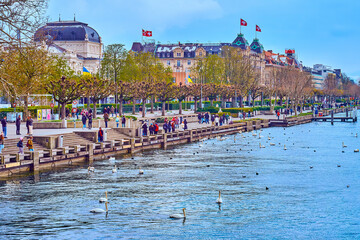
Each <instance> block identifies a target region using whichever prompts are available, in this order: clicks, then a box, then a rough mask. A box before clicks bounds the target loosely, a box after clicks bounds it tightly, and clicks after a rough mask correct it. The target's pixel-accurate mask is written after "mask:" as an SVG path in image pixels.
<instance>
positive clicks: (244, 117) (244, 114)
mask: <svg viewBox="0 0 360 240" xmlns="http://www.w3.org/2000/svg"><path fill="white" fill-rule="evenodd" d="M242 114H243V119H244V120H245V119H246V113H245V111H243V113H242Z"/></svg>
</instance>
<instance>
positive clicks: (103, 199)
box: [99, 191, 108, 203]
mask: <svg viewBox="0 0 360 240" xmlns="http://www.w3.org/2000/svg"><path fill="white" fill-rule="evenodd" d="M107 201H108V197H107V191H105V197H104V198H103V197H102V198H99V202H100V203H104V202H107Z"/></svg>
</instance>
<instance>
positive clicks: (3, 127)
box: [1, 116, 7, 138]
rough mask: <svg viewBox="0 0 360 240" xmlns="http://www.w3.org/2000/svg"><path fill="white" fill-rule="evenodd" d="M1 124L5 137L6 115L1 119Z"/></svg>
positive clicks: (5, 136)
mask: <svg viewBox="0 0 360 240" xmlns="http://www.w3.org/2000/svg"><path fill="white" fill-rule="evenodd" d="M1 125H2V131H3V133H4V138H7V126H6V125H7V121H6V116H5V117H4V118H3V119H2V120H1Z"/></svg>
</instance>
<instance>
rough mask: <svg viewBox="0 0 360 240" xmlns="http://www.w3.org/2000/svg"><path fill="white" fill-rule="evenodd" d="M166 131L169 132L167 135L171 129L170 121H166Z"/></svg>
mask: <svg viewBox="0 0 360 240" xmlns="http://www.w3.org/2000/svg"><path fill="white" fill-rule="evenodd" d="M167 129H168V130H169V133H170V132H171V129H172V127H171V122H170V121H168V123H167Z"/></svg>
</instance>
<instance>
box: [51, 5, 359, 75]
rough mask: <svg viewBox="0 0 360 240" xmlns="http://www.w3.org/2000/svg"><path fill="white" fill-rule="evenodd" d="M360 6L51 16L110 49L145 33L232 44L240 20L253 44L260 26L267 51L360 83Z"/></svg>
mask: <svg viewBox="0 0 360 240" xmlns="http://www.w3.org/2000/svg"><path fill="white" fill-rule="evenodd" d="M359 10H360V1H356V0H340V1H339V0H336V1H335V0H327V1H323V0H312V1H311V0H302V1H300V0H297V1H293V0H257V1H242V0H127V1H124V0H100V1H99V0H50V3H49V8H48V12H47V14H48V16H49V18H50V20H52V21H57V20H58V18H59V14H61V19H62V20H72V19H73V18H74V13H75V14H76V20H77V21H81V22H86V23H88V24H89V26H91V27H93V28H94V29H96V30H97V31H98V33H99V34H100V36H101V37H102V39H103V42H104V44H105V45H107V44H112V43H123V44H125V45H126V47H127V48H131V44H132V42H134V41H141V29H146V30H152V31H153V38H154V39H155V40H156V41H160V42H162V43H167V42H178V41H180V42H197V41H198V42H205V43H207V42H232V41H233V40H234V39H235V37H236V34H237V33H238V32H239V25H240V23H239V22H240V18H243V19H245V20H246V21H247V23H248V26H247V27H243V29H242V32H243V33H244V34H245V38H246V39H247V40H248V42H249V43H251V42H252V40H253V38H254V36H255V24H257V25H259V26H260V27H261V29H262V32H261V33H259V34H258V38H259V39H260V42H261V43H262V44H263V45H264V48H265V49H266V50H269V49H271V50H273V51H275V52H280V53H283V52H284V50H285V48H294V49H295V51H296V54H297V55H298V58H299V60H300V61H302V62H303V64H304V65H306V66H312V65H313V64H316V63H322V64H325V65H329V66H332V67H333V68H341V69H342V70H343V72H345V73H347V74H348V75H349V76H351V77H353V78H354V79H356V80H357V79H358V78H360V67H359V60H358V59H359V57H360V48H359V47H358V44H359V43H360V31H359V30H360V25H359V23H360V21H359V20H360V14H358V11H359Z"/></svg>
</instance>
